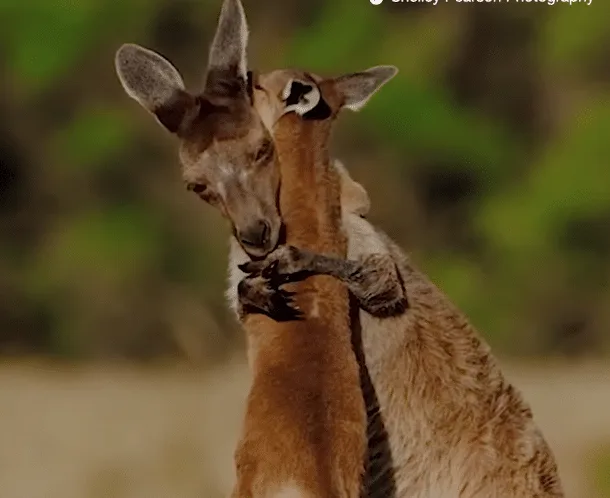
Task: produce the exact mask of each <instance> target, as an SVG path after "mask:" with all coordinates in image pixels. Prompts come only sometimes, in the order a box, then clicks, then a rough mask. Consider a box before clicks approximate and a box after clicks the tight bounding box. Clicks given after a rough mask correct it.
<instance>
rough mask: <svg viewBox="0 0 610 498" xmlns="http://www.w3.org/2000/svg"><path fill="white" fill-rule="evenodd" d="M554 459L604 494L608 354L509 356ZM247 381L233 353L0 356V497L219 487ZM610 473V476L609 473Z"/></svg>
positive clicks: (165, 496)
mask: <svg viewBox="0 0 610 498" xmlns="http://www.w3.org/2000/svg"><path fill="white" fill-rule="evenodd" d="M506 371H507V373H508V375H509V377H510V378H511V379H512V380H513V381H514V382H515V383H516V384H517V385H518V386H519V387H520V388H521V389H522V390H523V391H524V393H525V394H526V396H527V398H528V400H529V401H530V402H531V404H532V406H533V409H534V413H535V415H536V418H537V420H538V422H539V424H540V426H541V427H542V428H543V430H544V432H545V435H546V437H547V439H548V441H549V443H550V444H551V446H552V447H553V449H554V451H555V453H556V455H557V459H558V461H559V465H560V470H561V474H562V478H563V480H564V483H565V487H566V491H567V496H568V497H573V498H601V497H598V496H596V495H595V494H594V492H593V491H592V489H591V486H590V475H591V473H592V471H591V469H590V464H588V461H589V456H588V455H590V454H591V452H592V451H594V450H595V449H596V448H597V447H599V446H600V445H601V444H610V365H607V366H606V367H603V366H601V365H591V364H589V365H580V366H565V365H564V366H546V367H531V366H528V367H526V366H523V365H521V366H519V365H507V366H506ZM247 389H248V373H247V371H246V368H245V366H244V365H243V364H242V363H241V362H239V361H237V362H233V363H230V364H227V365H226V366H225V367H223V368H222V369H219V370H217V371H214V372H211V373H207V374H204V373H202V372H200V371H193V370H189V369H185V368H183V367H176V366H173V367H167V368H163V369H158V368H156V369H133V368H123V367H118V366H114V367H108V366H105V367H102V366H98V367H87V368H68V367H65V366H64V367H58V366H56V365H41V364H38V365H34V364H29V365H23V364H19V365H15V364H10V365H8V364H6V365H0V498H110V497H112V498H174V497H175V498H191V497H193V498H194V497H198V498H201V497H205V498H219V497H223V496H226V495H227V494H228V490H229V489H230V487H231V483H232V479H233V467H232V452H233V447H234V445H235V442H236V439H237V434H238V430H239V425H240V420H241V413H242V412H241V410H242V407H243V401H244V398H245V394H246V391H247ZM609 478H610V476H609Z"/></svg>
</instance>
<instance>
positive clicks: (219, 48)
mask: <svg viewBox="0 0 610 498" xmlns="http://www.w3.org/2000/svg"><path fill="white" fill-rule="evenodd" d="M247 45H248V24H247V22H246V15H245V13H244V8H243V6H242V4H241V2H240V0H224V3H223V4H222V10H221V11H220V18H219V19H218V28H217V29H216V34H215V35H214V40H213V41H212V46H211V48H210V57H209V60H208V79H209V77H210V76H214V75H215V74H216V73H219V74H221V75H222V76H224V77H227V76H228V77H238V78H241V79H243V80H244V81H246V80H247V66H248V65H247V62H246V47H247Z"/></svg>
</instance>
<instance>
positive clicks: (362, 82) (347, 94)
mask: <svg viewBox="0 0 610 498" xmlns="http://www.w3.org/2000/svg"><path fill="white" fill-rule="evenodd" d="M396 73H398V69H397V68H396V67H394V66H375V67H372V68H370V69H367V70H366V71H362V72H360V73H352V74H346V75H343V76H339V77H338V78H336V79H335V89H336V90H337V92H338V93H339V94H340V95H342V96H343V98H344V103H343V107H347V108H348V109H351V110H352V111H359V110H360V109H362V108H363V107H364V106H365V104H366V103H367V102H368V100H369V99H370V98H371V97H372V96H373V94H374V93H375V92H376V91H377V90H379V89H380V88H381V87H382V86H383V85H384V84H386V83H387V82H388V81H390V80H391V79H392V78H393V77H394V76H396Z"/></svg>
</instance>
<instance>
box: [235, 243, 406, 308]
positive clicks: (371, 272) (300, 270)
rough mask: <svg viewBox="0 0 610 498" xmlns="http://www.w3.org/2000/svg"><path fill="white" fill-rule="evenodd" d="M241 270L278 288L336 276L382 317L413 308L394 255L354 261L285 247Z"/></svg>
mask: <svg viewBox="0 0 610 498" xmlns="http://www.w3.org/2000/svg"><path fill="white" fill-rule="evenodd" d="M240 269H241V270H242V271H245V272H246V273H250V274H252V275H257V274H260V275H261V276H262V277H263V278H265V279H266V280H267V281H268V282H269V285H270V287H272V288H276V289H279V286H281V285H282V284H285V283H288V282H297V281H300V280H304V279H305V278H307V277H309V276H311V275H329V276H332V277H335V278H337V279H339V280H341V281H342V282H343V283H345V285H346V286H347V288H348V289H349V291H350V292H351V293H352V294H353V295H354V297H355V298H356V300H357V301H358V303H359V306H360V308H362V309H363V310H364V311H366V312H367V313H370V314H371V315H373V316H375V317H378V318H387V317H391V316H396V315H400V314H402V313H404V312H405V311H406V309H407V308H408V307H409V303H408V299H407V295H406V292H405V288H404V283H403V281H402V278H401V276H400V272H399V270H398V267H397V266H396V263H395V262H394V260H393V259H392V256H391V255H390V254H370V255H366V256H363V257H361V258H359V259H357V260H350V259H342V258H337V257H333V256H326V255H323V254H316V253H312V252H310V251H306V250H303V249H299V248H296V247H293V246H284V247H280V248H279V249H277V250H276V251H274V252H273V253H271V254H270V255H269V256H268V257H267V258H266V259H265V260H262V261H250V262H247V263H245V264H243V265H241V266H240Z"/></svg>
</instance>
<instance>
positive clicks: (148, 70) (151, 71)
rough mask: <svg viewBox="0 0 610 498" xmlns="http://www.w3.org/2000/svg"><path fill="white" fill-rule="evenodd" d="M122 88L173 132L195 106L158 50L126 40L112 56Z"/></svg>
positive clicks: (177, 129)
mask: <svg viewBox="0 0 610 498" xmlns="http://www.w3.org/2000/svg"><path fill="white" fill-rule="evenodd" d="M115 67H116V72H117V75H118V77H119V80H120V81H121V84H122V85H123V88H124V89H125V91H126V92H127V95H129V96H130V97H131V98H132V99H135V100H136V101H138V102H139V103H140V105H142V107H144V108H145V109H146V110H147V111H149V112H150V113H152V114H154V115H155V116H156V118H157V120H158V121H159V122H160V123H161V124H162V125H163V126H165V128H167V129H168V130H169V131H170V132H172V133H177V132H178V131H179V130H180V128H181V126H182V125H183V124H184V122H185V121H186V119H187V117H188V116H191V115H192V113H193V112H194V111H195V110H196V107H197V103H196V100H195V98H194V97H193V96H192V95H190V94H189V93H188V92H187V91H186V90H185V89H184V83H183V81H182V77H181V76H180V73H179V72H178V70H177V69H176V68H175V67H174V66H173V65H172V64H171V63H170V62H169V61H168V60H167V59H164V58H163V57H162V56H160V55H159V54H157V53H155V52H153V51H152V50H148V49H146V48H144V47H140V46H139V45H134V44H131V43H127V44H125V45H123V46H122V47H121V48H120V49H119V50H118V51H117V53H116V56H115Z"/></svg>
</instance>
